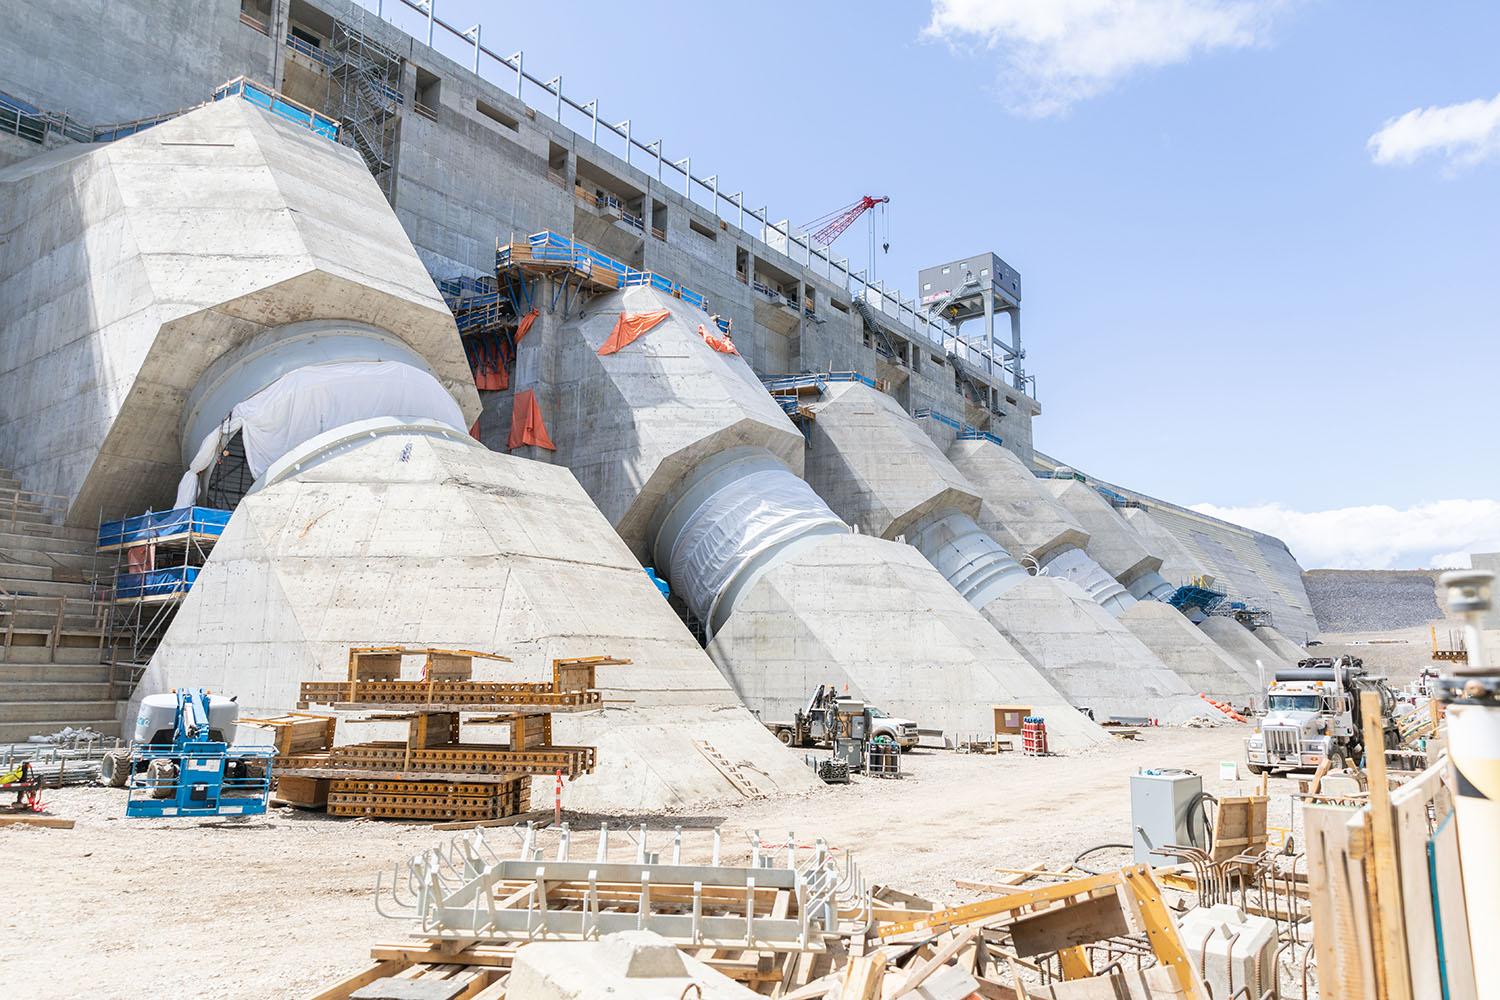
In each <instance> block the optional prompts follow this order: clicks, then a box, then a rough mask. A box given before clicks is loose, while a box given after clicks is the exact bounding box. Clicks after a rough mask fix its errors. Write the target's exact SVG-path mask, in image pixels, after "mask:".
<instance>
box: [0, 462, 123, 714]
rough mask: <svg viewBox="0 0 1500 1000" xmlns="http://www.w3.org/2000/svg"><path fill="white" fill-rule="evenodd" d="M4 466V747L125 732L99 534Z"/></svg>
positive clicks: (0, 635)
mask: <svg viewBox="0 0 1500 1000" xmlns="http://www.w3.org/2000/svg"><path fill="white" fill-rule="evenodd" d="M61 514H62V509H61V501H60V499H58V498H52V497H47V496H44V495H41V494H36V493H32V492H30V491H28V490H26V489H25V488H24V487H23V486H22V485H21V483H20V481H19V479H18V478H17V477H16V476H15V475H13V474H12V473H10V472H8V471H6V470H4V469H0V743H5V742H13V741H22V740H25V739H26V738H27V737H30V736H35V735H41V734H47V733H53V732H56V731H57V730H59V729H62V728H63V727H64V726H73V727H75V728H79V727H83V726H89V727H91V728H93V729H95V730H97V731H99V732H101V733H104V734H105V735H106V736H118V735H120V724H119V721H118V719H117V718H116V708H117V705H118V701H117V700H116V698H115V694H116V690H115V685H114V684H113V683H112V677H111V674H112V671H113V668H111V667H110V666H109V665H108V663H107V662H106V661H107V659H108V635H107V629H106V618H105V615H104V613H103V609H102V608H101V606H100V605H99V604H98V603H96V601H95V592H94V587H93V586H92V585H91V584H90V583H89V580H90V578H91V576H92V573H93V570H94V541H95V534H94V532H93V531H90V530H88V529H86V528H68V527H65V526H63V525H61V524H60V523H58V522H60V521H61Z"/></svg>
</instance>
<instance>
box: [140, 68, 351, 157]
mask: <svg viewBox="0 0 1500 1000" xmlns="http://www.w3.org/2000/svg"><path fill="white" fill-rule="evenodd" d="M235 96H237V97H243V98H244V99H245V100H247V101H249V102H250V103H251V104H253V105H255V106H256V107H258V108H261V109H263V110H266V111H269V112H271V113H272V114H274V115H277V116H278V117H281V118H285V119H286V120H287V121H289V122H293V123H294V124H297V125H301V126H302V127H303V128H305V129H308V130H309V131H312V132H316V133H317V134H318V135H321V136H322V137H323V138H325V139H331V140H333V141H334V142H338V138H339V122H338V119H336V118H330V117H328V116H327V115H325V114H322V113H321V112H318V111H314V110H313V109H312V108H310V107H308V106H307V105H306V104H302V103H300V102H298V101H294V100H292V99H291V98H290V97H285V96H283V95H282V94H281V93H280V92H279V91H275V90H272V89H271V88H270V87H267V86H264V85H263V84H259V83H256V82H255V81H254V80H252V79H250V78H249V77H246V76H237V77H235V78H234V79H233V80H230V81H229V82H228V83H226V84H223V85H222V86H220V87H218V88H216V89H215V90H214V94H213V98H212V99H213V100H215V101H222V100H223V99H224V98H226V97H235ZM168 117H170V116H168Z"/></svg>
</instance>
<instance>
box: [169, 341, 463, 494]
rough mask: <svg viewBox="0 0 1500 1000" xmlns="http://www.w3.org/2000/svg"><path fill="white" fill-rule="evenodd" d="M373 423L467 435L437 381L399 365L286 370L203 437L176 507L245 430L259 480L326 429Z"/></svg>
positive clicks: (377, 363) (450, 399)
mask: <svg viewBox="0 0 1500 1000" xmlns="http://www.w3.org/2000/svg"><path fill="white" fill-rule="evenodd" d="M373 417H399V418H405V419H426V420H436V421H439V422H440V423H443V424H446V425H448V426H449V427H452V428H453V429H454V430H456V431H459V432H460V433H462V432H464V431H465V430H466V428H465V427H464V416H463V411H462V410H460V409H459V408H458V403H457V402H456V401H455V400H454V399H453V397H452V396H450V395H449V394H448V390H446V389H444V388H443V387H442V385H441V384H440V383H439V382H438V380H437V379H435V378H433V377H432V375H430V374H428V373H427V372H424V371H422V370H421V369H419V368H413V367H412V366H411V365H406V364H401V363H400V362H396V361H349V362H338V363H335V364H326V365H309V366H307V367H305V368H298V369H296V370H295V371H290V372H287V373H286V374H285V375H283V376H281V377H280V378H278V379H277V380H276V381H274V382H272V383H271V384H270V385H268V386H266V387H265V388H264V389H262V390H261V391H259V392H257V393H256V394H255V395H253V396H251V397H250V398H249V399H247V400H245V401H244V402H242V403H239V404H238V405H236V406H235V408H234V409H233V410H232V411H231V412H230V413H229V415H228V416H227V417H225V418H224V421H223V423H221V424H219V426H218V427H216V428H215V429H214V430H212V431H210V432H209V433H208V434H207V435H205V436H204V438H203V441H202V443H201V444H200V445H199V446H198V450H197V452H195V453H194V455H193V460H192V463H191V464H190V465H189V466H188V470H187V472H186V473H184V474H183V477H182V480H181V481H180V482H179V483H178V485H177V499H176V502H175V506H177V507H186V506H189V505H190V504H192V503H194V502H195V499H196V497H197V494H198V477H199V476H200V475H201V474H202V473H203V472H204V471H206V470H207V469H209V468H210V467H211V466H212V465H213V463H214V458H215V457H216V456H217V455H218V452H219V446H220V443H221V442H223V441H227V440H228V439H229V438H231V437H233V436H234V433H235V432H236V431H239V432H240V435H241V438H242V440H243V441H244V444H245V458H246V460H247V462H248V463H249V465H250V472H251V474H252V475H254V476H255V477H256V478H257V479H258V478H260V476H261V474H262V473H264V472H265V471H266V469H267V468H269V467H270V465H271V463H272V462H274V461H276V460H277V459H278V458H280V457H281V456H283V455H285V454H286V453H287V452H289V451H291V450H292V449H293V448H295V447H297V446H298V445H300V444H302V443H303V442H304V441H308V440H310V439H312V438H314V437H317V436H318V435H319V434H322V433H323V432H324V431H330V430H332V429H334V428H335V427H342V426H343V425H344V424H348V423H352V422H354V421H356V420H369V419H371V418H373Z"/></svg>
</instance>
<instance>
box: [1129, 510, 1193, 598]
mask: <svg viewBox="0 0 1500 1000" xmlns="http://www.w3.org/2000/svg"><path fill="white" fill-rule="evenodd" d="M1120 516H1122V517H1123V518H1125V522H1126V523H1127V524H1129V525H1130V526H1131V527H1132V528H1134V529H1135V530H1136V531H1137V532H1139V533H1140V535H1141V537H1142V538H1144V539H1145V540H1146V543H1147V545H1148V546H1149V547H1150V548H1151V549H1152V551H1154V552H1156V553H1158V554H1159V555H1160V556H1161V568H1160V569H1159V570H1157V572H1159V573H1160V574H1161V575H1162V577H1163V578H1164V579H1165V580H1166V581H1167V582H1168V583H1170V584H1172V586H1174V587H1181V586H1184V585H1186V584H1189V583H1191V582H1193V581H1194V580H1198V581H1200V582H1201V583H1202V584H1203V585H1204V586H1209V587H1211V586H1213V582H1214V579H1215V578H1214V575H1213V573H1211V572H1209V570H1208V567H1206V566H1204V565H1203V563H1202V562H1200V561H1199V560H1198V557H1197V556H1195V555H1193V553H1191V552H1189V551H1188V548H1187V546H1185V545H1183V544H1182V542H1180V541H1178V540H1177V536H1176V535H1174V534H1172V533H1171V532H1170V531H1168V530H1167V529H1166V528H1163V527H1162V526H1161V525H1160V524H1158V523H1157V522H1156V520H1155V519H1154V518H1153V517H1152V516H1151V512H1150V511H1148V510H1146V509H1144V508H1142V507H1126V508H1124V509H1122V510H1121V511H1120Z"/></svg>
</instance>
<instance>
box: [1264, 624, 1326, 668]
mask: <svg viewBox="0 0 1500 1000" xmlns="http://www.w3.org/2000/svg"><path fill="white" fill-rule="evenodd" d="M1250 634H1251V635H1253V636H1255V638H1257V639H1259V640H1260V641H1261V642H1263V643H1265V644H1266V645H1267V646H1268V647H1270V650H1271V653H1272V654H1273V655H1275V656H1276V657H1277V658H1279V659H1281V660H1283V661H1285V662H1287V663H1290V664H1292V665H1294V666H1295V665H1296V663H1297V661H1298V660H1301V659H1303V658H1304V657H1307V656H1310V655H1312V654H1310V653H1309V652H1308V651H1307V650H1306V649H1305V648H1304V647H1302V646H1299V645H1297V644H1296V643H1295V642H1293V641H1292V640H1290V639H1288V638H1287V637H1286V636H1284V635H1282V634H1281V633H1280V632H1278V631H1276V628H1275V626H1272V625H1263V626H1261V627H1260V628H1253V629H1251V630H1250Z"/></svg>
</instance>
